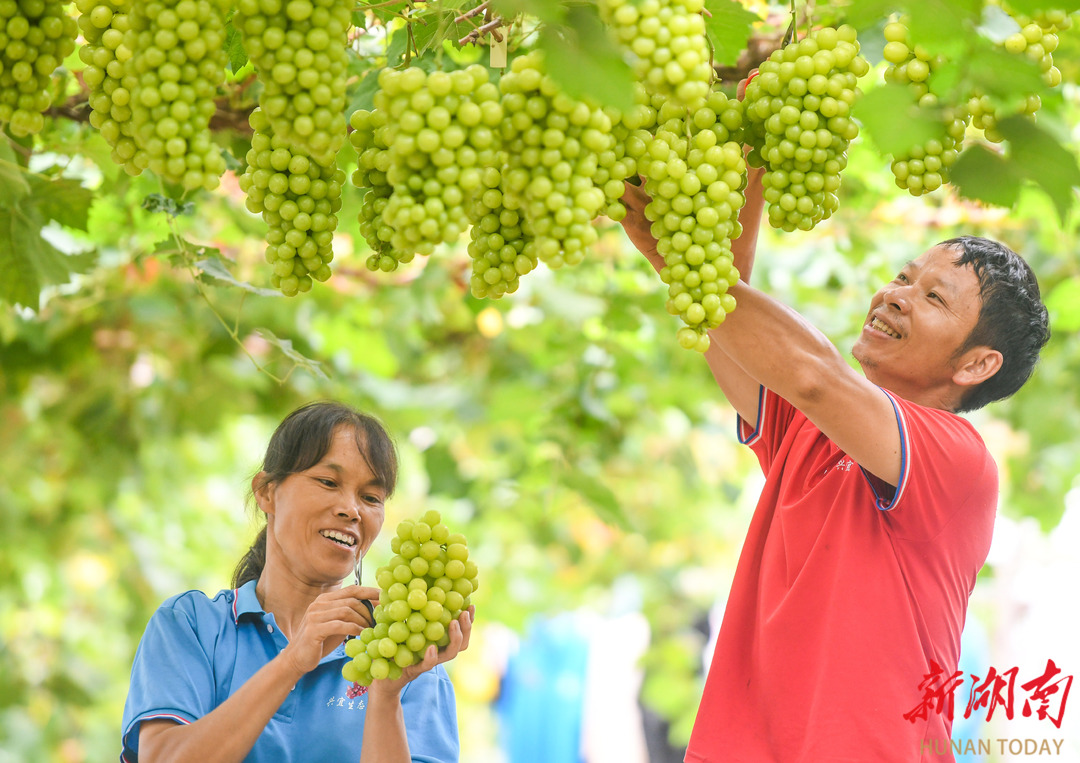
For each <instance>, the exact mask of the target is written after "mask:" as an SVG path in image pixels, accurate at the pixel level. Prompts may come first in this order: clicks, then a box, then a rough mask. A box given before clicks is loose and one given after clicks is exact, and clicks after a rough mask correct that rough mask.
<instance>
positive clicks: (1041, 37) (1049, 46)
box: [1004, 9, 1072, 109]
mask: <svg viewBox="0 0 1080 763" xmlns="http://www.w3.org/2000/svg"><path fill="white" fill-rule="evenodd" d="M1007 12H1008V13H1009V14H1010V15H1011V16H1012V17H1013V19H1015V21H1016V23H1017V24H1019V25H1020V31H1018V32H1015V33H1014V34H1012V35H1010V36H1009V37H1007V38H1005V42H1004V46H1005V50H1007V51H1009V52H1010V53H1015V54H1017V55H1020V54H1022V55H1025V56H1027V57H1028V58H1030V59H1031V60H1032V61H1034V62H1035V63H1037V64H1038V65H1039V70H1040V71H1041V72H1042V77H1043V81H1044V82H1045V83H1046V84H1047V85H1049V86H1050V87H1057V86H1058V85H1060V84H1061V70H1060V69H1058V68H1057V67H1056V66H1054V56H1053V53H1054V51H1055V50H1057V47H1058V32H1061V31H1064V30H1066V29H1068V28H1069V27H1071V26H1072V19H1071V18H1070V17H1069V14H1068V12H1067V11H1065V10H1060V9H1057V10H1044V11H1040V12H1038V13H1036V14H1035V15H1034V16H1025V15H1022V14H1019V13H1016V12H1013V11H1007ZM1028 108H1029V109H1030V103H1029V105H1028Z"/></svg>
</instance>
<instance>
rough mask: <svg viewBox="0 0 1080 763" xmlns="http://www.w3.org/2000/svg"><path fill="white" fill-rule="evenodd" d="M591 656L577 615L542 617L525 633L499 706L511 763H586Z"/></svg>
mask: <svg viewBox="0 0 1080 763" xmlns="http://www.w3.org/2000/svg"><path fill="white" fill-rule="evenodd" d="M588 654H589V644H588V639H587V638H586V636H585V634H584V633H583V630H582V628H581V625H580V623H579V621H578V619H577V618H576V617H575V616H574V615H572V614H562V615H558V616H556V617H553V618H550V619H540V618H537V619H535V620H533V621H532V622H531V623H530V624H529V626H528V627H527V628H526V632H525V637H524V638H523V639H522V641H521V643H520V646H519V648H518V650H517V652H516V653H515V654H513V655H512V656H511V657H510V659H509V661H508V663H507V668H506V675H505V676H504V677H503V681H502V687H501V692H500V695H499V699H498V701H497V702H496V711H497V713H498V718H499V724H500V729H499V742H500V746H501V747H502V749H503V751H504V753H505V754H506V756H507V761H508V763H583V759H582V757H581V727H582V714H583V706H584V694H585V668H586V663H587V661H588Z"/></svg>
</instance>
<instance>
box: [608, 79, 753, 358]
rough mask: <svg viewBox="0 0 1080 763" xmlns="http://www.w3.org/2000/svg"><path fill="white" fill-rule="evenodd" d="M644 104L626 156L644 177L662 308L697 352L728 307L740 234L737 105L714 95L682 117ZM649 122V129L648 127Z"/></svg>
mask: <svg viewBox="0 0 1080 763" xmlns="http://www.w3.org/2000/svg"><path fill="white" fill-rule="evenodd" d="M651 100H652V104H651V106H650V108H649V109H648V110H647V111H646V112H645V114H644V116H638V117H637V118H636V120H635V121H636V123H637V124H639V125H640V126H638V127H637V129H635V130H633V131H632V132H631V133H630V136H629V139H628V141H627V155H628V157H630V158H631V159H632V160H633V163H634V168H635V169H636V170H637V171H638V172H639V173H640V174H641V175H642V176H643V177H644V178H645V190H646V191H647V192H648V194H649V196H650V197H651V201H650V202H649V204H648V205H647V206H646V207H645V215H646V217H647V218H648V219H649V220H650V221H652V230H651V232H652V234H653V236H654V237H655V238H656V240H657V246H656V250H657V252H658V253H659V254H660V255H661V256H662V257H663V258H664V267H663V268H662V269H661V271H660V278H661V280H662V281H663V282H664V283H665V284H667V285H668V299H667V305H666V307H667V311H668V312H669V313H671V314H672V315H677V316H679V317H680V318H681V319H682V321H683V323H684V324H685V325H684V326H683V327H682V328H680V329H679V330H678V332H677V335H676V336H677V340H678V342H679V345H680V346H681V347H684V348H685V349H693V350H697V351H699V352H704V351H705V350H707V349H708V347H709V335H708V333H707V332H708V330H709V329H712V328H715V327H717V326H719V325H720V323H722V322H723V320H724V318H725V317H726V315H727V313H729V312H731V311H732V310H733V309H734V308H735V299H734V298H733V297H732V296H731V295H730V294H728V293H727V290H728V289H729V288H730V286H731V285H732V284H734V283H735V282H736V281H737V280H738V278H739V273H738V270H736V268H735V267H734V264H733V261H732V254H731V240H732V239H733V238H735V237H737V236H738V235H740V234H741V232H742V231H741V227H740V225H739V222H738V213H739V210H740V209H741V208H742V206H743V204H744V203H745V197H744V196H743V188H744V187H745V184H746V171H747V170H746V162H745V160H744V158H743V148H742V143H741V142H740V141H739V140H738V139H737V137H736V136H737V135H738V134H739V133H740V131H741V129H742V127H743V112H742V102H741V101H737V100H735V99H728V98H727V96H726V95H724V93H722V92H720V91H714V92H712V93H711V94H710V96H709V98H708V99H707V101H706V103H705V105H704V106H702V107H701V108H698V109H697V110H695V111H693V112H688V111H687V110H686V109H685V108H683V107H681V106H679V105H678V104H677V103H675V102H673V101H670V100H669V101H664V100H663V99H656V98H655V97H654V98H653V99H651ZM651 122H655V124H650V123H651Z"/></svg>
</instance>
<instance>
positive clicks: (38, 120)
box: [0, 0, 78, 138]
mask: <svg viewBox="0 0 1080 763" xmlns="http://www.w3.org/2000/svg"><path fill="white" fill-rule="evenodd" d="M64 5H65V3H63V2H61V1H60V0H19V2H16V0H0V126H3V125H5V124H6V125H7V126H8V129H10V130H11V134H12V135H14V136H16V137H20V138H22V137H26V136H27V135H32V134H34V133H38V132H41V130H42V128H44V127H45V116H44V115H43V114H42V112H43V111H45V109H47V108H49V105H50V104H51V103H52V96H51V94H50V92H49V90H50V88H49V85H50V84H51V83H52V73H53V72H54V71H55V70H56V68H57V67H58V66H60V64H61V63H62V62H63V61H64V59H65V58H66V57H67V56H68V55H69V54H70V53H71V52H72V51H73V50H75V36H76V35H77V34H78V27H77V25H76V23H75V19H73V18H72V17H71V16H69V15H68V14H67V13H65V12H64Z"/></svg>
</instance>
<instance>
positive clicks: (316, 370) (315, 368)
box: [255, 328, 330, 379]
mask: <svg viewBox="0 0 1080 763" xmlns="http://www.w3.org/2000/svg"><path fill="white" fill-rule="evenodd" d="M255 333H256V334H258V335H259V336H261V337H262V338H263V339H265V340H266V341H267V342H269V343H270V344H272V345H273V346H274V347H277V348H278V350H279V351H280V352H281V354H282V355H284V356H285V357H287V358H288V359H289V360H291V361H292V362H293V364H294V365H296V366H297V367H299V368H303V369H305V370H307V371H308V372H310V373H311V374H312V375H313V376H317V377H318V378H320V379H329V378H330V377H329V376H327V375H326V372H325V371H323V370H322V363H320V362H319V361H317V360H312V359H311V358H309V357H307V356H306V355H304V354H302V353H300V352H298V351H297V350H296V348H294V347H293V344H292V340H291V339H282V338H280V337H278V336H277V335H276V334H274V332H273V331H271V330H270V329H268V328H257V329H255Z"/></svg>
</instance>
